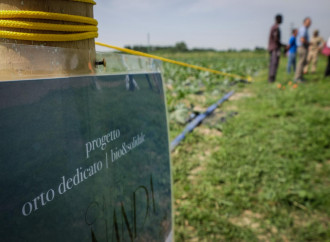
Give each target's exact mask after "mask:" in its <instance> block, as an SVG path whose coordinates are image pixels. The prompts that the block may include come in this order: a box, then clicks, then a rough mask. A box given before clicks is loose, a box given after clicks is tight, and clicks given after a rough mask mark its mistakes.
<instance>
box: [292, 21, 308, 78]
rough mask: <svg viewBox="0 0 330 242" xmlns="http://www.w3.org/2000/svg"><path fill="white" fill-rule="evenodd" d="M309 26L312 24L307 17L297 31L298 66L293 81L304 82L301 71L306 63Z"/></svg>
mask: <svg viewBox="0 0 330 242" xmlns="http://www.w3.org/2000/svg"><path fill="white" fill-rule="evenodd" d="M311 24H312V21H311V19H310V18H309V17H307V18H305V19H304V21H303V25H302V26H301V27H300V28H299V30H298V35H297V38H296V42H297V47H298V51H297V52H298V65H297V68H296V73H295V77H294V81H299V82H302V81H304V80H303V71H304V66H305V65H306V61H307V54H308V45H309V36H308V28H309V27H310V26H311Z"/></svg>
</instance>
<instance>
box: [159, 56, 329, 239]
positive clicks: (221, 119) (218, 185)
mask: <svg viewBox="0 0 330 242" xmlns="http://www.w3.org/2000/svg"><path fill="white" fill-rule="evenodd" d="M163 56H164V54H163ZM165 57H168V58H172V59H176V60H180V61H185V62H188V63H191V64H197V65H201V66H204V67H209V68H213V69H216V70H220V71H225V72H229V73H235V74H239V75H246V74H248V75H251V76H253V78H254V82H253V83H252V84H245V83H240V82H235V81H234V80H233V79H232V78H228V77H221V76H217V75H214V74H209V73H205V72H201V71H196V70H192V69H187V68H184V67H179V66H175V65H172V64H166V63H165V64H164V79H165V83H166V89H167V94H166V96H167V103H168V110H169V122H170V136H171V140H173V139H174V138H175V137H176V135H178V134H179V133H180V132H181V131H182V130H183V129H184V127H185V123H186V122H187V120H189V117H191V115H193V114H198V113H200V112H203V111H205V110H206V108H207V107H208V106H210V105H211V104H213V103H215V102H216V101H217V100H219V99H220V98H221V97H222V96H223V95H224V94H225V93H226V92H228V91H229V90H235V94H234V96H232V97H231V99H230V100H229V101H228V102H225V103H224V104H223V105H222V106H221V107H220V108H218V109H217V110H216V111H215V113H214V114H213V115H211V116H210V117H209V118H207V119H206V120H205V121H204V122H203V124H202V125H200V126H199V127H197V128H196V129H195V130H194V131H193V132H192V133H190V134H189V135H188V136H187V138H186V139H185V140H184V141H183V142H182V143H181V144H180V145H179V146H178V147H176V149H175V150H174V151H173V152H172V168H173V189H174V207H175V241H329V240H330V176H329V174H330V149H329V148H330V95H329V90H330V78H323V71H324V68H325V64H326V60H325V58H323V57H321V58H320V60H319V63H318V68H319V69H318V71H317V74H309V75H306V79H307V80H308V81H307V82H306V83H303V84H298V86H293V83H291V82H290V81H291V80H292V79H293V74H291V75H289V74H286V73H285V66H286V61H287V59H286V58H283V57H282V59H281V63H280V68H279V71H278V77H277V82H276V83H274V84H268V83H267V81H266V80H267V66H268V55H267V53H263V52H260V53H256V52H243V53H215V52H210V53H181V54H167V55H165ZM279 84H281V86H279Z"/></svg>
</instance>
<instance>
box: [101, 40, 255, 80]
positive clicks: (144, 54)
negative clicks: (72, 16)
mask: <svg viewBox="0 0 330 242" xmlns="http://www.w3.org/2000/svg"><path fill="white" fill-rule="evenodd" d="M95 44H96V45H99V46H103V47H108V48H111V49H115V50H118V51H121V52H125V53H129V54H132V55H139V56H144V57H149V58H153V59H157V60H161V61H164V62H168V63H172V64H176V65H180V66H185V67H190V68H193V69H197V70H201V71H207V72H211V73H214V74H218V75H222V76H227V77H233V78H238V79H245V80H247V81H252V77H250V76H240V75H236V74H231V73H225V72H222V71H217V70H213V69H209V68H205V67H201V66H196V65H191V64H188V63H184V62H181V61H175V60H171V59H167V58H164V57H160V56H156V55H150V54H146V53H143V52H140V51H136V50H130V49H126V48H121V47H117V46H113V45H108V44H104V43H100V42H95Z"/></svg>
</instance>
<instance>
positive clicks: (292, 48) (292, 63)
mask: <svg viewBox="0 0 330 242" xmlns="http://www.w3.org/2000/svg"><path fill="white" fill-rule="evenodd" d="M297 33H298V30H297V29H293V30H292V36H291V38H290V40H289V46H288V49H289V51H288V52H289V53H288V66H287V72H288V73H290V72H291V67H292V69H293V71H294V72H295V71H296V54H297V44H296V36H297Z"/></svg>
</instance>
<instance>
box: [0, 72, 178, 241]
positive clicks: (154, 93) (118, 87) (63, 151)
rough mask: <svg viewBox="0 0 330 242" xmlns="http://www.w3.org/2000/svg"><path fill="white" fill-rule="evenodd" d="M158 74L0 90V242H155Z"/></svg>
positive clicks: (163, 202)
mask: <svg viewBox="0 0 330 242" xmlns="http://www.w3.org/2000/svg"><path fill="white" fill-rule="evenodd" d="M164 100H165V99H164V92H163V84H162V79H161V75H160V74H159V73H148V74H135V75H103V76H82V77H70V78H58V79H39V80H26V81H11V82H0V134H1V140H0V160H1V162H0V189H1V195H0V210H1V212H0V223H1V226H0V230H1V241H99V242H100V241H165V240H168V239H169V238H171V231H172V207H171V179H170V177H171V176H170V158H169V143H168V129H167V119H166V109H165V101H164Z"/></svg>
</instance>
